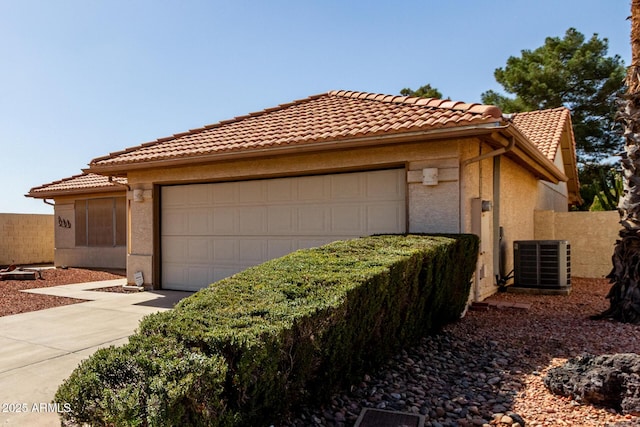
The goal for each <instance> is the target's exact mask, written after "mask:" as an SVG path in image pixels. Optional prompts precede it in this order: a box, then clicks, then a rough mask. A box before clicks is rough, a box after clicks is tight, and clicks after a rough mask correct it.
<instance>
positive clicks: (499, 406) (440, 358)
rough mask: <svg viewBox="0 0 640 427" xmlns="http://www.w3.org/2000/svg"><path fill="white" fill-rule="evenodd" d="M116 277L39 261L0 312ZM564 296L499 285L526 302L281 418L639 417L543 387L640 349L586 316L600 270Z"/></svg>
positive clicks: (442, 421)
mask: <svg viewBox="0 0 640 427" xmlns="http://www.w3.org/2000/svg"><path fill="white" fill-rule="evenodd" d="M121 277H123V275H122V273H120V272H104V271H93V270H85V269H76V268H69V269H52V270H44V271H43V279H38V280H32V281H19V280H7V281H0V296H1V298H0V316H6V315H10V314H17V313H24V312H28V311H34V310H41V309H44V308H50V307H56V306H59V305H66V304H73V303H77V302H82V300H75V299H70V298H59V297H54V296H47V295H37V294H29V293H24V292H20V290H22V289H30V288H42V287H47V286H57V285H62V284H71V283H82V282H93V281H99V280H110V279H117V278H121ZM572 285H573V288H572V293H571V295H568V296H544V295H521V294H511V293H500V294H497V295H495V296H493V297H491V298H490V299H489V301H490V302H493V303H503V304H507V305H514V304H516V303H522V304H527V305H529V306H530V308H529V309H515V308H495V307H491V308H489V309H488V310H486V311H474V310H470V311H469V312H467V314H466V315H465V317H464V318H463V319H461V320H460V321H458V322H456V323H453V324H451V325H448V326H447V327H445V328H444V330H443V331H441V332H440V333H438V334H434V335H433V336H430V337H426V338H424V339H422V340H420V342H418V343H416V345H414V346H413V347H411V348H407V349H406V350H405V351H402V352H400V353H399V354H397V355H396V356H395V357H394V358H392V359H391V360H390V361H389V362H388V363H387V364H386V365H385V366H383V367H381V369H380V370H378V371H376V372H371V373H369V374H368V375H365V376H364V377H363V378H362V381H361V382H359V383H357V384H353V385H352V386H351V387H349V388H348V389H346V390H343V391H342V392H340V393H337V394H336V395H334V396H333V397H332V398H331V399H330V401H328V402H326V403H325V404H324V405H320V404H318V405H313V406H309V407H305V408H300V410H299V411H297V412H296V413H294V414H291V416H290V417H288V421H286V422H284V423H281V426H287V427H293V426H295V427H302V426H305V427H306V426H335V427H342V426H352V425H353V424H354V422H355V420H356V419H357V417H358V415H359V414H360V412H361V411H362V409H363V408H367V407H370V408H379V409H385V410H398V411H403V412H413V413H420V414H423V415H425V417H426V426H427V427H444V426H449V427H453V426H456V427H458V426H474V425H475V426H483V425H485V426H486V425H498V426H509V425H511V426H517V423H518V422H520V424H521V425H526V426H533V427H536V426H537V427H542V426H545V427H546V426H549V427H551V426H597V427H603V426H611V427H613V426H621V427H622V426H640V417H637V416H630V415H622V414H618V413H616V412H615V411H613V410H611V409H606V408H595V407H592V406H589V405H581V404H579V403H577V402H575V401H573V400H571V399H568V398H562V397H559V396H555V395H552V394H551V393H549V392H548V391H547V389H546V387H545V386H544V384H543V382H542V381H543V378H544V375H545V373H546V371H547V370H548V369H550V368H551V367H554V366H558V365H559V364H561V363H563V362H564V361H566V360H567V359H568V358H571V357H574V356H577V355H579V354H582V353H585V352H587V353H592V354H610V353H627V352H635V353H637V352H639V351H640V326H634V325H627V324H620V323H616V322H611V321H593V320H589V316H590V315H593V314H596V313H599V312H601V311H603V310H604V309H606V308H607V307H608V301H607V300H606V299H605V296H606V294H607V292H608V290H609V288H610V284H609V283H608V281H607V280H605V279H582V278H572Z"/></svg>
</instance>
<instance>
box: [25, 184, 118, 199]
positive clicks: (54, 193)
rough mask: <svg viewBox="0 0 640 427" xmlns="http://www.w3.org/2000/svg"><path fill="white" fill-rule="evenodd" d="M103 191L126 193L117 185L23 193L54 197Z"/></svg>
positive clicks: (44, 197) (29, 195) (37, 196)
mask: <svg viewBox="0 0 640 427" xmlns="http://www.w3.org/2000/svg"><path fill="white" fill-rule="evenodd" d="M103 193H126V190H125V189H124V188H119V187H113V186H109V187H92V188H73V189H69V190H51V191H46V190H45V191H38V192H33V191H30V192H29V193H27V194H25V195H24V196H25V197H31V198H33V199H54V198H56V197H64V196H77V195H85V194H103Z"/></svg>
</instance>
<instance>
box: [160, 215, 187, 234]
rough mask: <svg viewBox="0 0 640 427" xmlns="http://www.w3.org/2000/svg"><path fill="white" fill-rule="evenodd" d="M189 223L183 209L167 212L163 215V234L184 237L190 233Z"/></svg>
mask: <svg viewBox="0 0 640 427" xmlns="http://www.w3.org/2000/svg"><path fill="white" fill-rule="evenodd" d="M188 224H189V221H188V220H187V216H186V212H183V211H182V210H181V209H177V210H174V211H165V212H163V214H162V224H161V227H162V233H163V234H165V235H183V234H185V233H187V231H188Z"/></svg>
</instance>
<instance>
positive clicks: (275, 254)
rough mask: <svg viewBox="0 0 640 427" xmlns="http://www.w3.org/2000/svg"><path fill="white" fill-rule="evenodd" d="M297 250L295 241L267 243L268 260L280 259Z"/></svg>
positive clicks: (284, 240)
mask: <svg viewBox="0 0 640 427" xmlns="http://www.w3.org/2000/svg"><path fill="white" fill-rule="evenodd" d="M296 249H298V248H297V245H296V242H295V240H293V239H286V238H281V239H269V240H268V241H267V258H268V259H273V258H279V257H281V256H284V255H286V254H288V253H291V252H293V251H295V250H296Z"/></svg>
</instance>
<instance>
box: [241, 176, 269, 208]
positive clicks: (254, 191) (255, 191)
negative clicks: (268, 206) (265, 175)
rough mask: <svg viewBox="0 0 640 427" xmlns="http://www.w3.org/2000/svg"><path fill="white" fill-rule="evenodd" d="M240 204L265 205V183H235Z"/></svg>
mask: <svg viewBox="0 0 640 427" xmlns="http://www.w3.org/2000/svg"><path fill="white" fill-rule="evenodd" d="M234 184H235V185H236V187H237V188H236V191H238V195H239V200H240V203H264V202H266V201H267V200H266V199H267V196H266V191H265V188H266V184H265V182H264V181H241V182H234Z"/></svg>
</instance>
